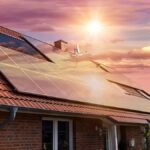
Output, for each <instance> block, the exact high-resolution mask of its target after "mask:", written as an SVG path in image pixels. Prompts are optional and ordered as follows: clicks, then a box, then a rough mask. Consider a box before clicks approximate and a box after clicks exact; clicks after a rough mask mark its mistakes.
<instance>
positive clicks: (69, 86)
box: [0, 47, 150, 112]
mask: <svg viewBox="0 0 150 150" xmlns="http://www.w3.org/2000/svg"><path fill="white" fill-rule="evenodd" d="M2 56H3V57H4V58H5V59H1V61H0V70H1V71H2V73H3V74H4V75H5V76H6V77H7V78H8V79H9V81H10V82H11V83H12V84H13V85H14V87H15V88H16V89H17V90H18V91H19V92H23V93H30V94H36V95H43V96H48V97H55V98H60V99H66V100H72V101H78V102H84V103H85V102H86V103H91V104H98V105H105V106H111V107H119V108H128V109H135V110H141V111H148V112H150V110H149V108H150V104H149V102H148V100H147V99H142V102H143V103H142V104H141V105H140V108H139V107H138V106H137V105H135V104H137V103H138V102H139V100H141V98H139V97H137V98H136V99H135V98H134V97H133V96H129V95H126V94H124V90H123V89H121V88H119V87H118V86H117V85H115V84H111V83H109V82H108V81H107V79H110V78H113V75H112V76H111V74H110V73H107V72H105V71H103V70H101V69H99V68H98V67H97V66H96V65H95V64H94V63H92V62H88V61H83V62H78V63H75V62H66V61H61V62H59V63H56V64H55V63H51V62H47V61H42V60H41V59H38V58H35V57H32V56H30V55H28V54H23V55H22V54H21V53H20V52H17V51H14V50H11V49H9V48H5V47H0V57H2ZM114 79H116V78H114Z"/></svg>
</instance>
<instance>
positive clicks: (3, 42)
mask: <svg viewBox="0 0 150 150" xmlns="http://www.w3.org/2000/svg"><path fill="white" fill-rule="evenodd" d="M0 46H3V47H7V48H11V49H12V50H14V51H18V52H21V53H24V54H28V55H31V56H34V57H36V58H38V59H42V60H45V61H47V60H46V58H45V57H43V55H42V54H40V53H39V52H38V50H36V49H35V48H34V47H32V46H31V45H30V44H29V43H27V42H26V41H24V40H23V39H21V38H20V39H18V38H15V37H13V36H9V35H6V34H4V33H0Z"/></svg>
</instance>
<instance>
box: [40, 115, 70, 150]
mask: <svg viewBox="0 0 150 150" xmlns="http://www.w3.org/2000/svg"><path fill="white" fill-rule="evenodd" d="M42 121H52V122H53V150H58V122H59V121H66V122H68V123H69V150H73V121H72V120H71V119H65V118H53V117H43V118H42Z"/></svg>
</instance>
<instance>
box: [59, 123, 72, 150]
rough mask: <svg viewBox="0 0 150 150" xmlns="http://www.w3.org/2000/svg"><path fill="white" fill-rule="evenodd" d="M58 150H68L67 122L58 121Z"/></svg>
mask: <svg viewBox="0 0 150 150" xmlns="http://www.w3.org/2000/svg"><path fill="white" fill-rule="evenodd" d="M58 150H69V122H67V121H58Z"/></svg>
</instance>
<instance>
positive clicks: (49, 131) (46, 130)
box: [42, 121, 53, 150]
mask: <svg viewBox="0 0 150 150" xmlns="http://www.w3.org/2000/svg"><path fill="white" fill-rule="evenodd" d="M42 127H43V130H42V135H43V137H42V140H43V143H42V144H43V146H42V147H43V150H53V121H43V122H42Z"/></svg>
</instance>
